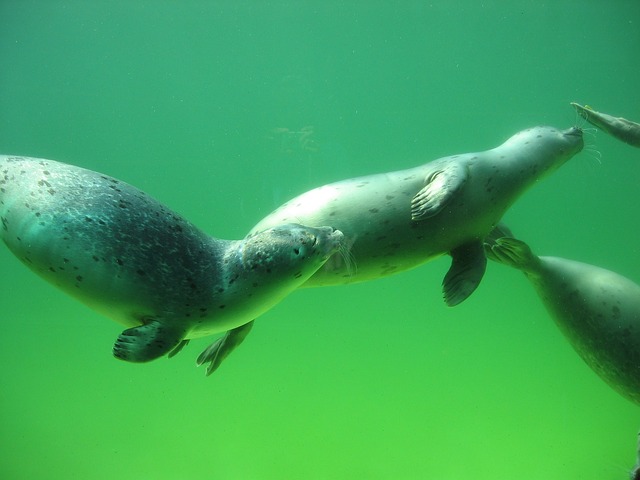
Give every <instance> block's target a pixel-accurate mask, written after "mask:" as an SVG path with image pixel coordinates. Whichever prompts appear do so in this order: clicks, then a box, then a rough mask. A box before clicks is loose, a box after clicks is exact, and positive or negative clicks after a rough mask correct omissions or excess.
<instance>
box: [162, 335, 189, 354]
mask: <svg viewBox="0 0 640 480" xmlns="http://www.w3.org/2000/svg"><path fill="white" fill-rule="evenodd" d="M188 344H189V339H188V338H185V339H184V340H182V341H181V342H180V343H179V344H178V345H177V346H176V347H175V348H174V349H173V350H171V351H170V352H169V354H168V355H167V356H168V357H169V358H171V357H175V356H176V355H177V354H178V353H180V351H181V350H182V349H183V348H184V347H186V346H187V345H188Z"/></svg>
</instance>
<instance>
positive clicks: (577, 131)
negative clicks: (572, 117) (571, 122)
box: [562, 127, 582, 137]
mask: <svg viewBox="0 0 640 480" xmlns="http://www.w3.org/2000/svg"><path fill="white" fill-rule="evenodd" d="M562 133H563V134H564V135H569V136H572V137H582V129H581V128H580V127H571V128H569V129H567V130H565V131H564V132H562Z"/></svg>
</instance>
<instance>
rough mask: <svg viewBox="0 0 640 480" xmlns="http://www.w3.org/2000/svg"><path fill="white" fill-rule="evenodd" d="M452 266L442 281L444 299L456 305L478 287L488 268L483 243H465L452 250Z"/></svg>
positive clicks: (451, 305)
mask: <svg viewBox="0 0 640 480" xmlns="http://www.w3.org/2000/svg"><path fill="white" fill-rule="evenodd" d="M450 255H451V259H452V261H451V267H450V268H449V271H448V272H447V274H446V275H445V277H444V280H443V281H442V292H443V295H444V301H445V302H446V304H447V305H449V306H450V307H454V306H456V305H458V304H459V303H461V302H462V301H464V300H466V299H467V297H468V296H469V295H471V294H472V293H473V291H474V290H475V289H476V288H478V285H479V284H480V281H481V280H482V277H483V276H484V271H485V270H486V268H487V257H486V256H485V254H484V250H483V247H482V243H480V241H473V242H469V243H465V244H464V245H461V246H459V247H457V248H455V249H454V250H452V251H451V252H450Z"/></svg>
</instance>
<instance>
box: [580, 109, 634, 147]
mask: <svg viewBox="0 0 640 480" xmlns="http://www.w3.org/2000/svg"><path fill="white" fill-rule="evenodd" d="M571 105H572V106H573V107H574V108H575V109H576V111H577V112H578V114H579V115H580V116H581V117H582V118H584V119H585V120H587V121H588V122H589V123H590V124H591V125H593V126H595V127H598V128H600V129H602V130H604V131H605V132H607V133H608V134H609V135H611V136H612V137H614V138H617V139H618V140H622V141H623V142H624V143H628V144H629V145H632V146H634V147H640V123H636V122H632V121H631V120H627V119H626V118H622V117H614V116H613V115H609V114H608V113H602V112H596V111H595V110H593V109H592V108H591V107H589V106H582V105H580V104H578V103H575V102H572V103H571Z"/></svg>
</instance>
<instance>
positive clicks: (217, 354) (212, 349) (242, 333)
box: [196, 320, 253, 376]
mask: <svg viewBox="0 0 640 480" xmlns="http://www.w3.org/2000/svg"><path fill="white" fill-rule="evenodd" d="M251 327H253V320H252V321H250V322H249V323H245V324H244V325H241V326H239V327H237V328H234V329H232V330H229V331H228V332H226V333H225V334H224V335H223V336H222V337H220V338H219V339H218V340H216V341H215V342H213V343H212V344H211V345H209V346H208V347H207V348H206V349H205V350H204V351H203V352H202V353H201V354H200V355H198V359H197V360H196V365H198V366H200V365H202V364H204V363H208V364H209V366H208V367H207V373H206V374H207V376H209V375H211V374H212V373H213V372H215V371H216V370H217V368H218V367H219V366H220V364H221V363H222V361H223V360H224V359H225V358H227V357H228V356H229V354H230V353H231V352H233V351H234V350H235V349H236V348H237V347H238V346H239V345H240V344H241V343H242V342H243V341H244V339H245V338H246V336H247V335H248V334H249V332H250V331H251Z"/></svg>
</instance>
